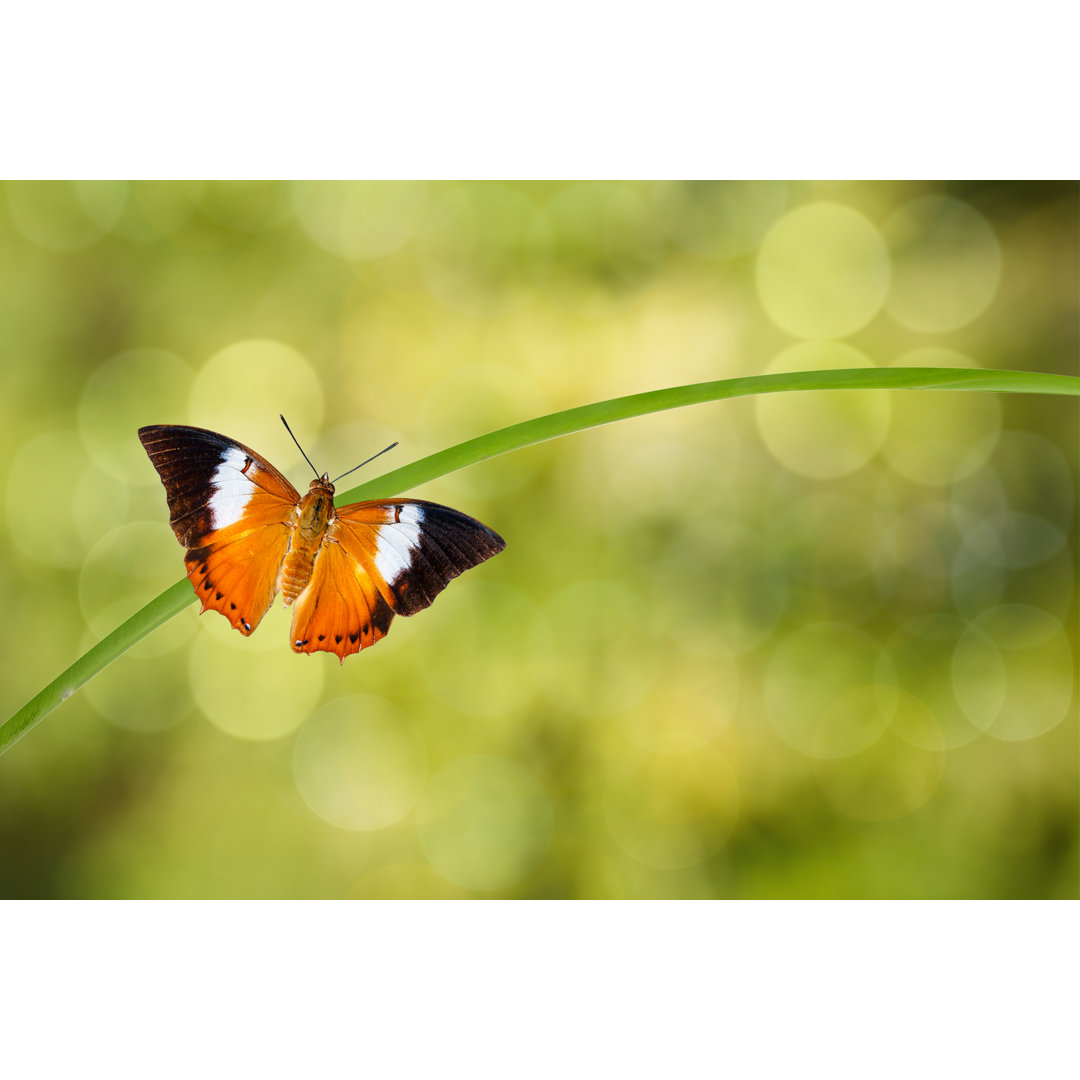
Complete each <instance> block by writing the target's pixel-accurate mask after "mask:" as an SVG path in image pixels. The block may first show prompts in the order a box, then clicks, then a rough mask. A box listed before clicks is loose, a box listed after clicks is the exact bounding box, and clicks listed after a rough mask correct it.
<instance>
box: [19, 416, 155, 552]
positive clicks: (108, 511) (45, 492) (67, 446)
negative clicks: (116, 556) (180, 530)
mask: <svg viewBox="0 0 1080 1080" xmlns="http://www.w3.org/2000/svg"><path fill="white" fill-rule="evenodd" d="M137 441H138V440H136V442H137ZM4 496H5V499H4V501H5V504H6V510H7V525H8V529H9V530H10V532H11V539H12V540H13V541H14V543H15V546H16V547H17V548H18V549H19V551H20V553H21V554H23V555H25V556H26V557H27V558H30V559H33V560H34V561H35V562H38V563H42V564H44V565H45V566H55V567H60V568H65V567H75V566H81V565H82V562H83V560H84V558H85V557H86V553H87V550H88V548H89V547H90V546H91V545H92V544H93V543H94V542H96V541H97V540H99V539H100V538H101V537H102V536H103V535H104V534H105V533H106V532H108V531H109V530H110V529H112V528H113V527H115V525H116V523H117V521H122V520H123V519H124V517H125V516H126V514H127V510H128V505H129V497H128V490H127V488H126V487H125V486H124V485H123V484H117V483H116V480H115V479H114V478H113V477H111V476H109V475H108V474H106V473H105V472H103V471H102V470H101V469H100V468H98V467H97V465H95V464H94V463H93V462H92V461H91V462H88V461H87V460H86V447H85V446H84V445H83V442H82V440H81V439H80V438H79V436H78V435H76V434H75V432H73V431H46V432H43V433H42V434H40V435H37V436H35V437H34V438H32V439H30V440H28V441H27V442H25V443H24V444H23V445H22V446H20V447H19V449H18V450H17V451H16V452H15V455H14V457H13V458H12V461H11V467H10V469H9V471H8V476H7V485H6V490H5V492H4Z"/></svg>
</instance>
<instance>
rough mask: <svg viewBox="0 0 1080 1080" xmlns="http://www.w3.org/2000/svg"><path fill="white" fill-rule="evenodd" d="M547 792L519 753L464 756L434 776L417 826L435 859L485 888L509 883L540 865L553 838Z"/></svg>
mask: <svg viewBox="0 0 1080 1080" xmlns="http://www.w3.org/2000/svg"><path fill="white" fill-rule="evenodd" d="M552 816H553V815H552V809H551V802H550V800H549V799H548V796H547V792H546V791H545V790H544V788H543V786H542V785H541V784H540V782H539V781H538V780H537V779H536V777H535V776H533V774H532V773H531V772H529V771H528V770H527V769H526V768H525V767H524V766H523V765H520V764H519V763H518V762H517V761H514V760H513V759H511V758H506V757H496V756H494V755H490V754H479V755H476V756H474V757H466V758H459V759H458V760H457V761H454V762H451V763H450V764H449V765H447V766H446V767H445V768H443V769H441V770H440V771H439V772H438V773H436V775H435V776H433V777H432V779H431V781H430V782H429V783H428V785H427V788H426V789H425V790H424V793H423V796H422V797H421V799H420V806H419V809H418V811H417V821H416V828H417V834H418V835H419V838H420V846H421V847H422V848H423V849H424V854H425V855H426V856H427V858H428V860H429V861H430V862H431V864H432V866H434V867H435V869H436V870H438V871H439V873H440V874H443V875H444V876H445V877H447V878H449V879H450V880H451V881H453V882H456V883H457V884H458V885H461V886H463V887H464V888H466V889H474V890H477V891H480V892H493V891H495V890H498V889H507V888H510V886H512V885H515V884H517V883H518V882H519V881H521V879H522V878H523V877H525V875H526V874H528V873H529V872H530V871H531V870H532V869H534V868H535V867H536V866H537V864H538V863H539V862H540V860H541V859H542V858H543V857H544V854H545V853H546V851H547V848H548V843H549V841H550V838H551V828H552Z"/></svg>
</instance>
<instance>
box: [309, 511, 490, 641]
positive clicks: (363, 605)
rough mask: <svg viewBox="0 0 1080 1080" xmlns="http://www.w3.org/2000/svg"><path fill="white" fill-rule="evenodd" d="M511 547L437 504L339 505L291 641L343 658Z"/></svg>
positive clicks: (426, 604) (465, 517)
mask: <svg viewBox="0 0 1080 1080" xmlns="http://www.w3.org/2000/svg"><path fill="white" fill-rule="evenodd" d="M505 546H506V543H505V541H504V540H503V539H502V537H501V536H499V535H498V534H497V533H495V532H493V531H492V530H491V529H489V528H488V527H487V526H486V525H482V524H481V523H480V522H479V521H476V520H475V519H474V518H471V517H469V516H468V515H467V514H462V513H460V512H459V511H457V510H452V509H451V508H450V507H448V506H440V505H439V504H438V503H429V502H421V501H420V500H416V499H402V500H398V501H394V502H378V501H377V502H363V503H353V504H352V505H350V506H344V507H341V508H340V509H339V510H337V511H336V513H335V520H334V521H332V522H331V523H330V525H329V527H328V528H327V530H326V536H325V538H324V540H323V544H322V548H321V550H320V552H319V555H318V558H316V560H315V566H314V569H313V572H312V577H311V581H310V582H309V584H308V587H307V588H306V589H305V590H304V592H303V593H301V595H300V596H299V598H298V599H297V601H296V608H295V612H294V615H293V630H292V647H293V649H294V650H295V651H296V652H317V651H326V652H332V653H336V654H337V655H338V656H339V657H340V658H341V659H344V658H345V656H347V655H348V654H349V653H352V652H357V651H358V650H359V649H361V648H366V647H368V646H369V645H374V644H375V642H376V641H378V640H379V639H380V638H381V637H383V636H384V635H385V634H386V632H387V630H388V629H389V626H390V620H391V619H392V618H393V616H394V615H395V614H398V615H414V614H415V613H416V612H418V611H422V610H423V609H424V608H426V607H427V606H428V605H429V604H431V603H432V601H433V600H434V599H435V597H436V596H437V595H438V594H439V593H440V592H442V590H443V589H445V588H446V586H447V585H448V584H449V583H450V582H451V581H452V580H453V579H454V578H455V577H457V576H458V574H461V573H463V572H464V571H466V570H468V569H470V568H471V567H473V566H477V565H478V564H479V563H482V562H484V560H485V559H489V558H491V556H492V555H497V554H498V553H499V552H500V551H502V549H503V548H504V547H505Z"/></svg>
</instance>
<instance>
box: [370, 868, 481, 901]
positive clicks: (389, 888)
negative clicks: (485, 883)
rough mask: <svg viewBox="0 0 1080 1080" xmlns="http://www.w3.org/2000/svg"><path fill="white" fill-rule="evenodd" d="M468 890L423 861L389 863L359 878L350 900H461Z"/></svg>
mask: <svg viewBox="0 0 1080 1080" xmlns="http://www.w3.org/2000/svg"><path fill="white" fill-rule="evenodd" d="M467 895H468V894H467V893H466V892H465V890H464V889H462V888H461V886H460V885H455V884H454V883H453V882H452V881H448V880H447V879H446V878H444V877H443V876H442V874H440V873H439V872H438V870H436V869H435V868H434V867H431V866H427V865H426V864H424V863H411V862H410V863H391V864H390V865H388V866H380V867H379V868H378V869H377V870H372V871H371V872H370V873H368V874H365V875H364V876H363V877H362V878H360V879H359V880H358V881H357V882H356V883H355V884H354V885H353V887H352V888H351V889H350V890H349V899H351V900H463V899H464V898H465V897H466V896H467Z"/></svg>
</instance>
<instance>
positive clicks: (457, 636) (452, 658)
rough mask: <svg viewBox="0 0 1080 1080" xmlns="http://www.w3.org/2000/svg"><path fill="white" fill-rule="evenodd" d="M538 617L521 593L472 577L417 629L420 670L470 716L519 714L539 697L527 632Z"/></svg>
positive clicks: (445, 698) (435, 688) (434, 687)
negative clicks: (532, 668) (477, 660)
mask: <svg viewBox="0 0 1080 1080" xmlns="http://www.w3.org/2000/svg"><path fill="white" fill-rule="evenodd" d="M535 618H536V605H535V604H534V603H533V602H532V601H531V600H530V599H529V597H528V596H526V595H525V594H524V593H523V592H522V591H521V590H520V589H515V588H513V587H512V586H510V585H504V584H502V583H501V582H498V581H483V580H481V581H473V580H471V579H469V578H466V579H465V580H464V581H462V582H461V583H460V584H457V585H455V586H454V589H453V591H452V592H450V593H449V594H448V595H446V596H444V597H440V599H439V603H438V604H436V605H435V606H434V607H432V608H431V609H430V611H429V613H428V614H427V615H426V617H425V619H424V623H423V625H422V626H420V627H417V638H418V640H417V641H416V643H415V644H416V647H417V649H418V653H419V655H418V659H419V664H418V667H419V669H420V671H421V672H422V674H423V679H424V682H425V683H426V685H427V687H428V689H429V690H430V691H431V692H432V694H434V695H435V697H436V698H438V699H439V701H441V702H443V703H444V704H445V705H449V706H450V707H451V708H452V709H456V710H457V711H458V712H461V713H464V714H466V715H469V716H482V717H485V718H488V719H494V718H496V717H503V716H508V715H509V714H511V713H514V712H518V711H520V710H521V709H522V708H524V707H525V706H527V705H528V704H529V702H531V701H532V699H533V697H534V696H535V694H536V686H535V682H534V680H533V679H531V678H529V677H528V676H529V671H530V669H531V666H532V660H533V657H532V655H531V654H530V651H529V650H530V644H531V643H530V640H529V635H528V634H526V633H525V632H524V628H525V627H528V626H529V625H530V623H531V622H532V621H533V620H534V619H535ZM477 656H483V658H484V662H483V663H482V664H477V663H476V662H475V661H476V657H477Z"/></svg>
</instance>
